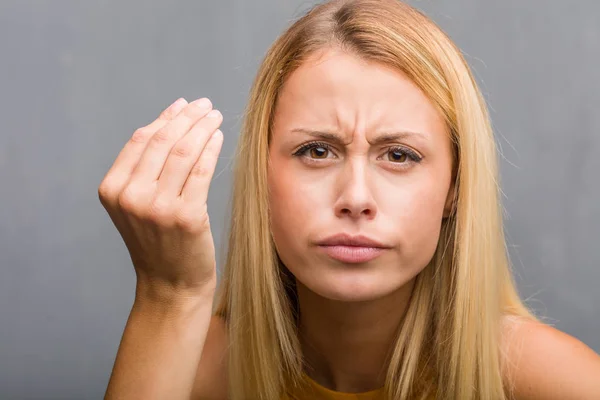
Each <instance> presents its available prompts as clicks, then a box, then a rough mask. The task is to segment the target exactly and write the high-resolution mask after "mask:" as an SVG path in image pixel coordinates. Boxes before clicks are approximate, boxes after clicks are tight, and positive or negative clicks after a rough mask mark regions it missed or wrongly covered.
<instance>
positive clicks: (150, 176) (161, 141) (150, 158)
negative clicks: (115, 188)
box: [131, 98, 212, 184]
mask: <svg viewBox="0 0 600 400" xmlns="http://www.w3.org/2000/svg"><path fill="white" fill-rule="evenodd" d="M211 108H212V104H211V102H210V100H208V99H207V98H203V99H199V100H196V101H193V102H191V103H190V104H188V105H187V106H185V108H184V109H183V110H182V111H181V112H180V113H179V114H177V116H176V117H175V118H173V119H172V120H170V121H168V122H167V123H166V124H165V125H164V126H163V127H162V128H160V129H159V130H158V131H156V133H155V134H154V135H152V137H151V138H150V140H149V141H148V143H147V145H146V148H145V149H144V152H143V154H142V155H141V157H140V161H139V162H138V164H137V165H136V166H135V168H134V170H133V172H132V174H131V181H132V182H137V183H139V184H147V183H151V182H155V181H156V180H157V179H158V177H159V176H160V173H161V171H162V169H163V166H164V164H165V161H166V160H167V157H168V155H169V152H170V151H171V149H172V148H173V145H174V144H175V143H176V142H177V141H178V140H179V139H180V138H181V137H182V136H183V135H185V134H186V133H187V132H188V131H189V130H190V128H191V127H192V126H193V125H194V124H195V123H196V122H197V121H198V120H199V119H200V118H203V117H204V116H205V115H206V114H207V113H208V112H209V111H210V109H211Z"/></svg>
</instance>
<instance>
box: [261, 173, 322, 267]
mask: <svg viewBox="0 0 600 400" xmlns="http://www.w3.org/2000/svg"><path fill="white" fill-rule="evenodd" d="M268 185H269V206H270V213H271V229H272V232H273V238H274V240H275V243H276V245H277V248H278V250H279V252H280V255H281V257H282V258H284V255H285V254H286V253H289V252H297V251H302V248H303V247H305V246H306V243H303V239H304V238H305V237H306V236H307V235H306V234H307V232H310V224H311V222H312V221H314V217H315V214H316V213H317V208H318V207H316V205H315V201H316V200H315V196H317V195H318V192H315V191H311V190H309V188H307V187H306V185H305V184H304V183H302V184H300V183H299V182H298V179H297V177H295V176H294V174H293V171H292V168H289V166H285V165H281V163H276V162H274V163H273V164H272V169H271V170H270V171H269V181H268Z"/></svg>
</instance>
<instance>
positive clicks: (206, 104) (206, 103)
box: [193, 97, 212, 110]
mask: <svg viewBox="0 0 600 400" xmlns="http://www.w3.org/2000/svg"><path fill="white" fill-rule="evenodd" d="M193 103H194V104H195V105H197V106H198V107H200V108H201V109H203V110H207V109H209V108H210V107H212V103H211V102H210V100H209V99H207V98H206V97H203V98H201V99H198V100H195V101H194V102H193Z"/></svg>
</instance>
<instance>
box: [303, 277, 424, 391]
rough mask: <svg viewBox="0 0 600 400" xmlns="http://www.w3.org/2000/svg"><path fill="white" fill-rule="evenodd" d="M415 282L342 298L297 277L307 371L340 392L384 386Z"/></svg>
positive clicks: (312, 376) (319, 381) (367, 389)
mask: <svg viewBox="0 0 600 400" xmlns="http://www.w3.org/2000/svg"><path fill="white" fill-rule="evenodd" d="M413 284H414V280H413V281H411V282H409V283H407V284H406V285H404V286H403V287H401V288H399V289H398V290H396V291H394V292H392V293H390V294H389V295H386V296H385V297H382V298H378V299H375V300H369V301H360V302H344V301H337V300H330V299H326V298H324V297H322V296H319V295H317V294H316V293H314V292H312V291H311V290H310V289H308V288H307V287H305V286H304V285H302V284H301V283H300V282H297V290H298V304H299V308H300V321H299V337H300V344H301V346H302V352H303V355H304V359H305V363H306V364H307V367H308V368H307V371H306V374H307V375H308V376H309V377H311V378H312V379H313V380H314V381H316V382H317V383H319V384H320V385H322V386H324V387H326V388H329V389H332V390H336V391H340V392H349V393H358V392H367V391H370V390H374V389H378V388H380V387H382V386H383V384H384V382H385V374H386V371H387V367H388V364H389V357H390V356H391V351H392V349H393V345H394V342H395V339H396V334H397V332H398V329H399V327H400V325H401V323H402V320H403V319H404V315H405V313H406V309H407V307H408V302H409V299H410V295H411V293H412V288H413Z"/></svg>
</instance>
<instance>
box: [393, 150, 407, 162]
mask: <svg viewBox="0 0 600 400" xmlns="http://www.w3.org/2000/svg"><path fill="white" fill-rule="evenodd" d="M405 156H406V155H405V154H404V153H401V152H399V151H393V152H392V157H393V159H394V160H395V161H403V160H404V157H405Z"/></svg>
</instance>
